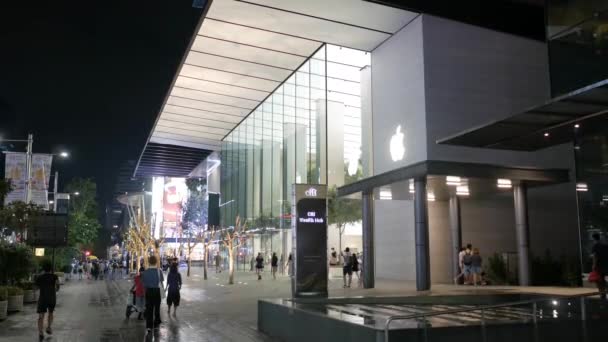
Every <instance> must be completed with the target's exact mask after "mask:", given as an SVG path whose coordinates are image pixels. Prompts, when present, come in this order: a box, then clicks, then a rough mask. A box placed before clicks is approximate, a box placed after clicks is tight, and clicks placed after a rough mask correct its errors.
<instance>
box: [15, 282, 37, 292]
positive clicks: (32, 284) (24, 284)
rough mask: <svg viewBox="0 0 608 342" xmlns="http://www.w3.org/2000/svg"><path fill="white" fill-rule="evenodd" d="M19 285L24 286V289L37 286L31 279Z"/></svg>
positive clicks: (31, 288)
mask: <svg viewBox="0 0 608 342" xmlns="http://www.w3.org/2000/svg"><path fill="white" fill-rule="evenodd" d="M19 287H20V288H22V289H23V290H33V289H35V288H36V284H34V282H31V281H24V282H22V283H20V284H19Z"/></svg>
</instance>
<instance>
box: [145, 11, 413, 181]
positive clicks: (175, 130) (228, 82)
mask: <svg viewBox="0 0 608 342" xmlns="http://www.w3.org/2000/svg"><path fill="white" fill-rule="evenodd" d="M204 13H205V14H204V15H203V18H202V19H201V23H200V26H199V28H198V29H197V31H196V34H195V35H194V37H193V38H192V41H191V45H190V47H189V49H188V51H187V52H186V54H185V58H184V60H183V61H182V64H181V66H180V69H179V71H178V73H177V75H176V76H175V78H174V80H173V84H172V85H171V87H170V90H169V92H168V93H167V96H166V99H165V102H164V103H163V106H162V108H161V110H160V113H159V114H158V117H157V120H156V123H155V125H154V128H153V129H152V132H151V134H150V137H149V139H148V143H149V144H148V145H151V144H157V145H159V144H164V145H173V146H183V147H188V148H194V149H198V150H201V151H219V150H220V149H221V141H222V139H223V138H224V137H226V136H227V135H228V134H229V133H230V132H231V131H232V130H233V129H234V128H235V127H236V126H237V125H238V124H239V123H240V122H241V121H242V120H243V119H244V118H245V117H247V116H248V115H249V114H250V113H252V112H253V111H254V110H255V109H256V108H257V107H258V106H259V105H260V104H261V103H262V102H264V100H265V99H266V98H267V97H268V96H270V94H272V93H273V92H274V91H275V90H276V89H277V88H278V87H279V86H280V85H281V84H282V83H283V82H284V81H285V80H287V79H288V78H289V77H290V76H291V75H292V74H293V73H294V72H295V70H297V69H298V68H299V67H300V66H301V65H302V64H303V63H304V62H305V61H307V60H308V58H309V57H310V56H312V55H313V54H314V53H315V52H316V51H317V50H318V49H319V48H320V47H321V46H323V44H326V43H327V44H333V45H339V46H342V47H348V48H353V49H358V50H363V51H372V50H374V49H375V48H376V47H377V46H379V45H380V44H382V43H383V42H384V41H385V40H387V39H388V38H390V37H391V36H392V35H393V34H394V33H396V32H397V31H399V30H400V29H401V28H402V27H404V26H405V25H407V24H408V23H409V22H411V21H412V20H413V19H414V18H415V17H416V16H417V15H418V13H415V12H411V11H406V10H401V9H395V8H391V7H387V6H383V5H379V4H375V3H371V2H366V1H360V0H332V1H325V0H307V1H301V0H249V1H240V0H239V1H233V0H214V1H208V2H207V5H206V8H205V10H204ZM147 149H148V146H146V147H144V150H145V151H144V152H143V153H142V156H145V155H147ZM199 162H200V160H199ZM194 167H196V165H195V166H194ZM194 167H193V168H192V169H194ZM192 169H190V170H189V171H192ZM147 173H149V172H147ZM136 174H137V173H136Z"/></svg>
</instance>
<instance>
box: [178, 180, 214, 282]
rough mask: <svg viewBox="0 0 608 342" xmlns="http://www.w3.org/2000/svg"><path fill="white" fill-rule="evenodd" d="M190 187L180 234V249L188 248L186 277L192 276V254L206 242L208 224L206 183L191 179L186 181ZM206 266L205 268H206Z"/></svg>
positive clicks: (183, 210) (183, 211)
mask: <svg viewBox="0 0 608 342" xmlns="http://www.w3.org/2000/svg"><path fill="white" fill-rule="evenodd" d="M186 186H187V187H188V190H189V193H188V200H187V201H186V205H185V206H183V208H182V224H181V233H180V238H181V239H180V247H181V248H183V247H184V246H185V247H186V248H185V249H186V256H187V258H188V259H187V261H188V270H187V272H186V275H187V276H188V277H189V276H190V268H191V267H192V252H193V251H194V248H195V247H196V246H197V245H198V244H199V243H201V242H203V240H204V234H203V232H204V229H205V225H206V223H207V211H208V205H207V199H206V194H207V191H206V189H205V185H204V181H203V180H202V179H199V178H189V179H187V180H186ZM206 266H207V265H205V266H204V267H206Z"/></svg>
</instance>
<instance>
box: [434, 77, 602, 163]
mask: <svg viewBox="0 0 608 342" xmlns="http://www.w3.org/2000/svg"><path fill="white" fill-rule="evenodd" d="M606 113H608V79H607V80H604V81H601V82H598V83H595V84H592V85H590V86H587V87H585V88H582V89H578V90H575V91H573V92H571V93H568V94H565V95H562V96H559V97H556V98H554V99H551V100H550V101H548V102H546V103H545V104H543V105H540V106H537V107H534V108H530V109H528V110H526V111H524V112H523V113H520V114H516V115H513V116H510V117H508V118H506V119H503V120H498V121H493V122H490V123H487V124H484V125H481V126H478V127H474V128H471V129H468V130H466V131H463V132H460V133H458V134H455V135H452V136H449V137H446V138H443V139H440V140H438V141H437V143H438V144H449V145H461V146H469V147H482V148H493V149H507V150H521V151H534V150H538V149H542V148H545V147H549V146H553V145H559V144H562V143H566V142H569V141H572V139H573V136H574V132H575V129H576V128H575V127H574V125H576V124H579V125H581V126H585V122H592V121H595V120H597V119H598V117H599V116H601V115H603V114H606Z"/></svg>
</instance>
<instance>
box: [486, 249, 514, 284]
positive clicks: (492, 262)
mask: <svg viewBox="0 0 608 342" xmlns="http://www.w3.org/2000/svg"><path fill="white" fill-rule="evenodd" d="M486 265H487V271H486V273H487V274H486V277H487V278H488V280H490V281H491V283H492V284H493V285H506V284H508V283H509V270H507V263H506V262H505V260H504V259H503V257H502V256H501V255H500V254H498V253H494V255H493V256H491V257H489V258H488V262H487V264H486Z"/></svg>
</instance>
